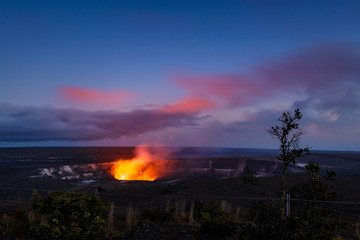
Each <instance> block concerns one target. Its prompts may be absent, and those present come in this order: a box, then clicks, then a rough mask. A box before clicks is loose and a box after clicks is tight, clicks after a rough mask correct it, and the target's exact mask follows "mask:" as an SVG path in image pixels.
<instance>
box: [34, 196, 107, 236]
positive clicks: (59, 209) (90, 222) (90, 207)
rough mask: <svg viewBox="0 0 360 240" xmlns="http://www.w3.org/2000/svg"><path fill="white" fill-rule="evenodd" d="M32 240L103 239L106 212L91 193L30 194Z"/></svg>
mask: <svg viewBox="0 0 360 240" xmlns="http://www.w3.org/2000/svg"><path fill="white" fill-rule="evenodd" d="M29 218H30V221H31V228H30V229H31V234H32V236H33V237H34V238H35V239H69V240H70V239H84V240H85V239H95V240H96V239H102V238H103V236H104V234H105V232H106V228H107V221H106V219H107V211H106V209H105V206H104V204H103V202H102V201H101V199H100V198H99V197H97V196H95V195H94V194H92V195H88V194H82V193H75V192H70V193H66V192H50V193H49V194H48V196H46V197H42V196H40V195H38V194H37V193H36V192H34V193H33V196H32V210H31V214H29Z"/></svg>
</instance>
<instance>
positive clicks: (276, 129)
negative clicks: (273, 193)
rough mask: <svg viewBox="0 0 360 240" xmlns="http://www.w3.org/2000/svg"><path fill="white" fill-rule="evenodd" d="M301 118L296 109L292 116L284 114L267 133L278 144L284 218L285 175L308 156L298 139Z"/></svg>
mask: <svg viewBox="0 0 360 240" xmlns="http://www.w3.org/2000/svg"><path fill="white" fill-rule="evenodd" d="M301 118H302V114H301V112H300V110H299V109H298V108H297V109H295V111H294V114H292V113H291V112H284V113H282V115H281V116H280V117H279V118H278V119H277V121H278V122H279V123H280V124H279V125H275V126H272V127H271V128H270V129H268V130H267V132H268V133H269V134H270V135H271V136H272V137H273V138H275V139H277V140H278V141H279V143H280V151H281V153H280V155H279V156H278V157H277V158H278V159H279V160H280V161H282V162H283V164H284V168H283V172H282V176H281V184H280V214H281V216H282V217H284V213H285V204H286V203H285V198H286V193H287V190H288V189H287V186H286V185H287V182H286V180H287V174H288V169H289V166H290V165H291V164H295V163H296V160H297V159H298V158H301V157H303V156H305V155H308V154H309V148H308V147H305V148H301V147H300V142H301V139H300V137H301V136H302V135H303V134H304V132H303V131H302V129H301V128H299V121H300V119H301Z"/></svg>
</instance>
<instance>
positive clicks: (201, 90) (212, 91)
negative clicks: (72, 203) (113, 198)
mask: <svg viewBox="0 0 360 240" xmlns="http://www.w3.org/2000/svg"><path fill="white" fill-rule="evenodd" d="M359 64H360V54H359V53H358V52H357V51H356V50H354V49H352V48H350V47H343V46H339V45H328V46H321V47H313V48H309V49H307V50H305V51H301V52H298V53H296V54H292V55H290V56H287V57H283V58H281V59H278V60H274V61H272V62H267V63H265V64H262V65H258V66H254V67H253V68H252V69H251V71H250V73H247V74H245V73H241V72H240V73H234V74H222V73H219V74H186V73H185V74H183V73H182V74H175V75H174V76H173V79H172V80H173V82H175V83H176V84H177V85H178V86H180V87H182V88H185V89H186V90H188V91H189V92H190V93H191V94H192V95H193V96H201V97H202V98H205V99H209V100H212V101H215V102H217V103H221V104H223V105H224V106H226V107H242V106H252V105H254V104H257V103H259V102H268V101H271V100H274V99H281V98H282V97H283V96H284V95H286V94H290V95H292V96H294V94H301V95H302V96H304V95H305V96H308V97H313V96H314V97H319V96H320V95H326V96H331V95H333V94H334V93H336V91H338V90H339V88H341V87H347V86H350V85H355V86H358V82H357V81H358V79H359V76H360V68H359ZM346 84H348V85H346Z"/></svg>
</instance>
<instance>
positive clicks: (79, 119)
mask: <svg viewBox="0 0 360 240" xmlns="http://www.w3.org/2000/svg"><path fill="white" fill-rule="evenodd" d="M197 120H198V118H197V117H196V116H194V115H192V114H183V113H168V112H162V111H159V110H134V111H131V112H115V111H85V110H79V109H60V108H54V107H18V106H13V105H8V104H1V105H0V123H1V124H0V133H1V134H0V141H2V142H26V141H62V140H66V141H91V140H99V139H118V138H121V137H134V136H137V135H140V134H143V133H147V132H154V131H158V130H161V129H165V128H168V127H186V126H194V125H196V124H197Z"/></svg>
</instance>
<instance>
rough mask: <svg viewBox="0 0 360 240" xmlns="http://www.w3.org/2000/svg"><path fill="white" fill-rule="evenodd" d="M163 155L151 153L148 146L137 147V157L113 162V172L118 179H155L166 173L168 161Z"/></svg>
mask: <svg viewBox="0 0 360 240" xmlns="http://www.w3.org/2000/svg"><path fill="white" fill-rule="evenodd" d="M161 157H163V156H160V155H159V154H153V153H150V151H149V149H148V148H147V147H137V148H136V157H135V158H133V159H127V160H126V159H120V160H118V161H116V162H115V163H113V164H112V166H111V174H112V175H113V176H114V178H116V179H118V180H144V181H154V180H155V179H157V178H159V177H161V176H162V175H163V174H164V164H166V163H165V160H162V159H161ZM159 158H160V159H159Z"/></svg>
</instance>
